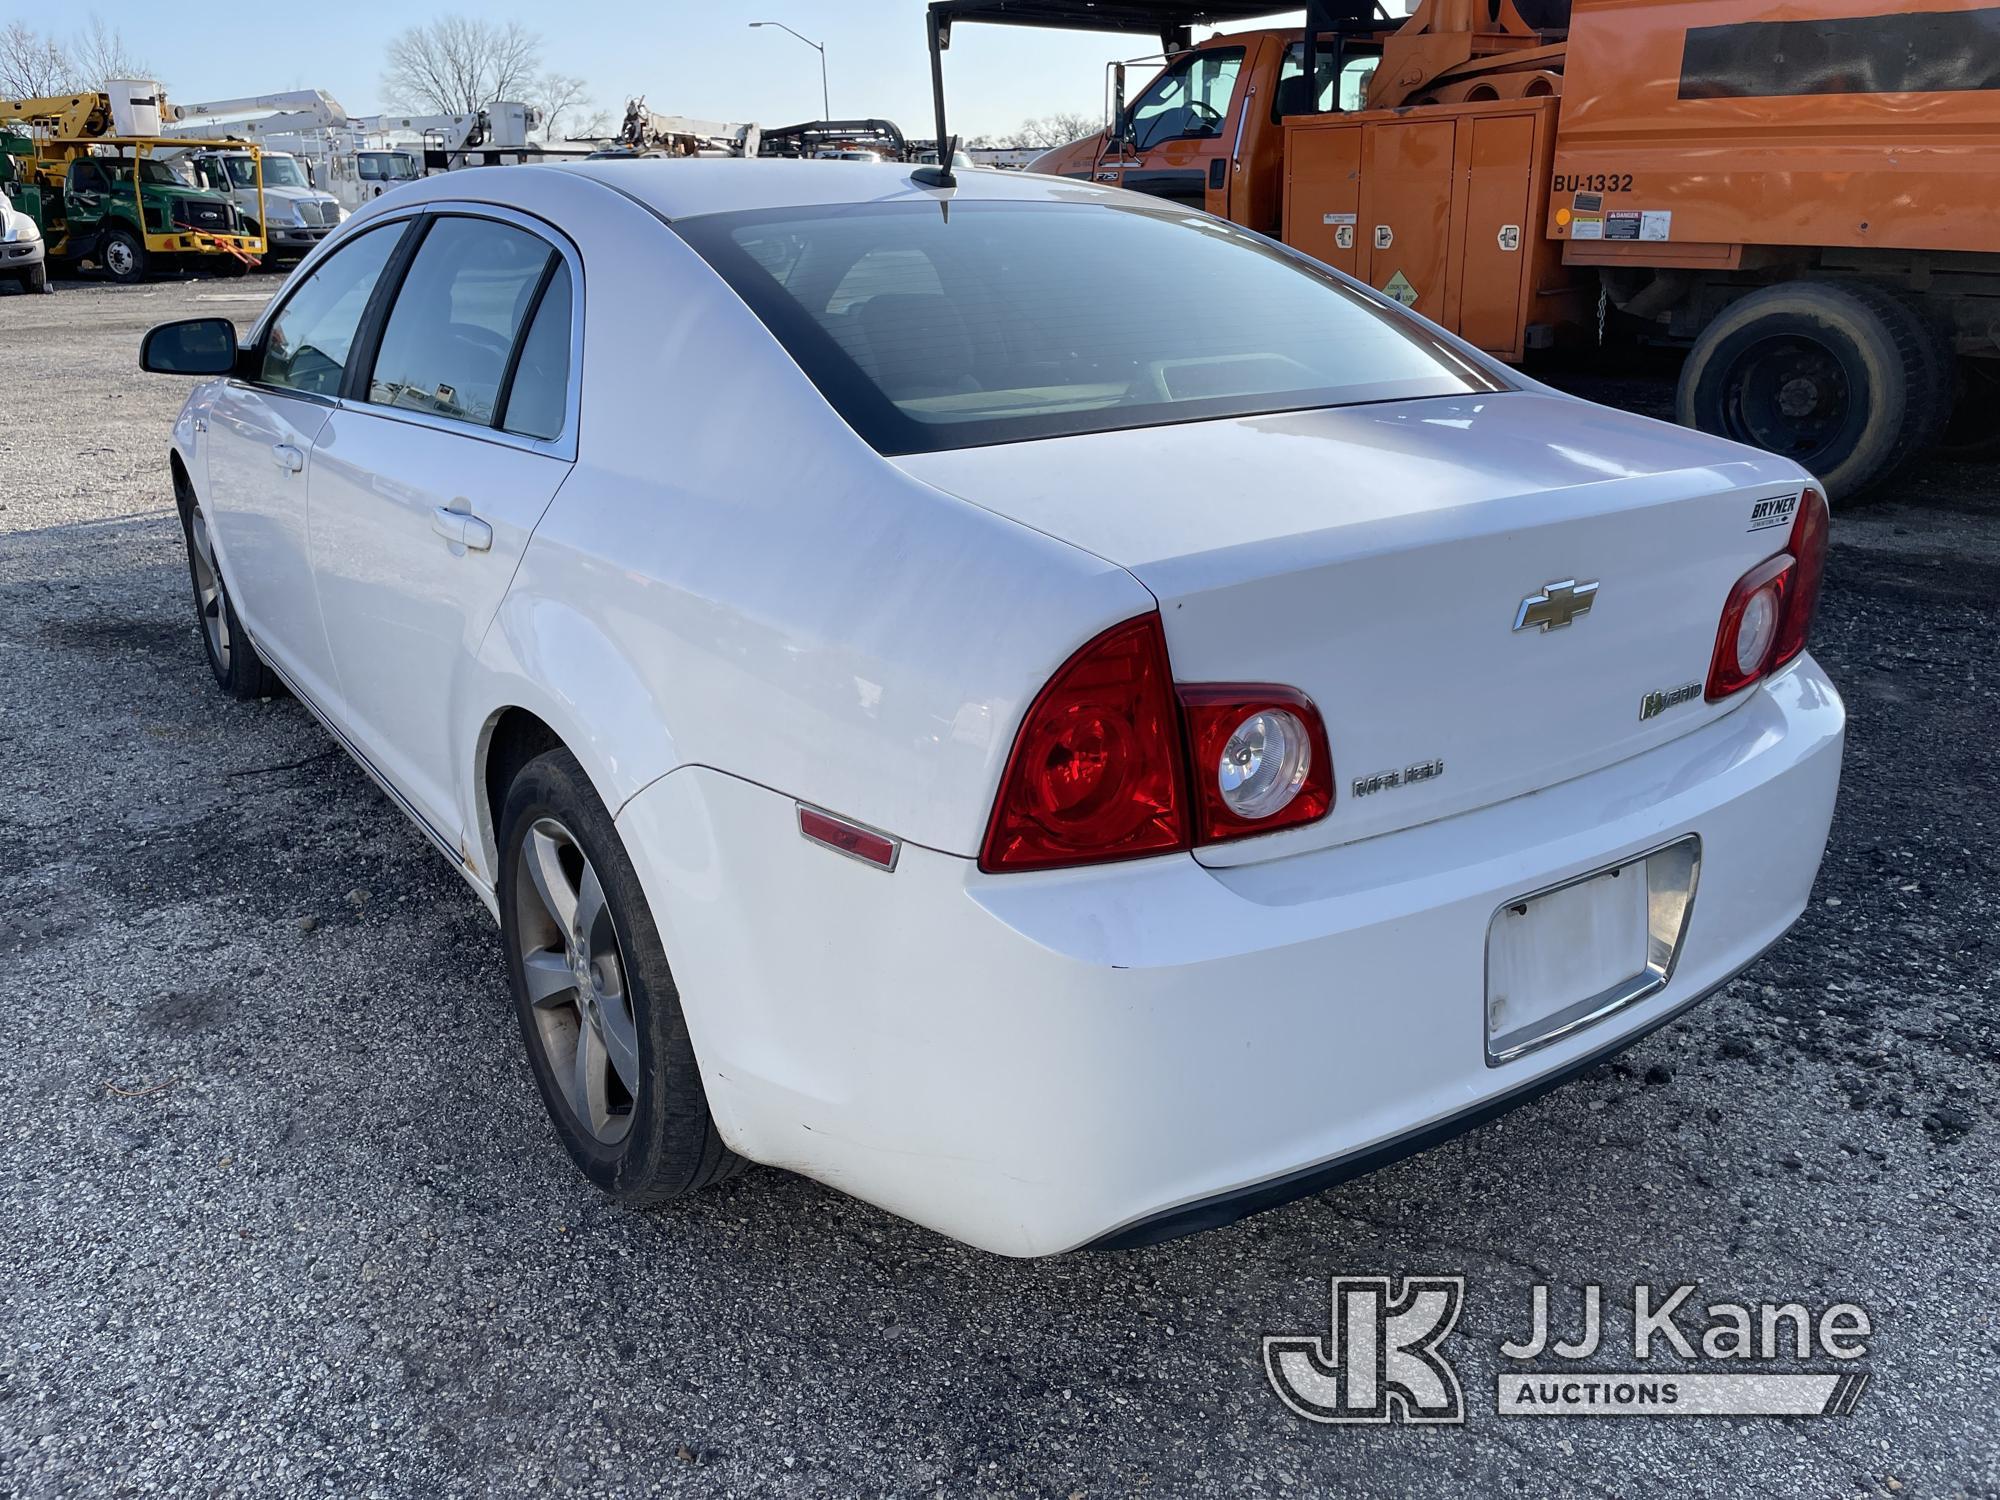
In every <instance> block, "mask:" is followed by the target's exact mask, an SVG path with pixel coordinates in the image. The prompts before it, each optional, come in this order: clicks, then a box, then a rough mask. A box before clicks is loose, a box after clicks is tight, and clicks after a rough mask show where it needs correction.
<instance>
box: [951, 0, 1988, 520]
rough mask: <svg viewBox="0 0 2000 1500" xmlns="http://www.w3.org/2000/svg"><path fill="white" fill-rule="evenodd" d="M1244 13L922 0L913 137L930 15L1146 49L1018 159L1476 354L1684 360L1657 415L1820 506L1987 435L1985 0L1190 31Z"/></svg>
mask: <svg viewBox="0 0 2000 1500" xmlns="http://www.w3.org/2000/svg"><path fill="white" fill-rule="evenodd" d="M1275 9H1277V7H1276V6H1275V5H1274V4H1273V3H1271V0H1196V3H1188V4H1179V3H1171V0H934V3H933V4H932V5H931V7H930V13H929V26H930V44H931V50H932V77H933V83H934V85H935V86H936V91H937V109H938V116H939V119H938V130H939V138H940V139H942V138H943V132H944V118H943V116H944V101H943V67H942V62H941V56H940V54H941V53H942V52H943V50H944V49H945V48H946V47H947V46H949V44H950V41H951V31H952V27H953V24H954V23H962V22H969V21H984V22H999V23H1005V24H1014V25H1029V26H1063V27H1075V28H1079V29H1091V30H1108V31H1119V32H1127V33H1135V34H1139V35H1144V36H1147V37H1148V38H1149V39H1150V38H1153V37H1157V38H1158V39H1159V41H1160V44H1161V46H1162V48H1163V51H1162V52H1161V53H1159V54H1155V57H1154V59H1152V60H1157V61H1159V62H1161V63H1162V64H1163V65H1162V66H1161V67H1160V68H1159V69H1158V71H1157V74H1156V76H1154V77H1153V78H1152V81H1151V82H1150V83H1148V84H1147V85H1146V87H1145V88H1144V89H1142V90H1140V91H1139V92H1138V93H1137V95H1136V97H1133V98H1130V99H1128V98H1127V97H1126V90H1125V86H1124V78H1125V64H1123V63H1119V64H1114V65H1113V67H1112V69H1111V84H1110V88H1109V93H1110V96H1111V102H1110V107H1109V109H1108V111H1107V115H1108V118H1109V121H1110V123H1109V124H1108V125H1107V126H1106V128H1105V129H1104V130H1103V131H1102V132H1100V133H1099V134H1097V135H1095V136H1090V137H1087V138H1085V139H1083V140H1080V141H1076V142H1074V143H1072V144H1071V145H1068V146H1063V147H1059V148H1058V149H1056V150H1054V151H1051V152H1049V153H1047V154H1046V155H1044V156H1042V157H1041V158H1040V159H1039V160H1038V161H1036V163H1035V164H1034V166H1033V170H1035V171H1040V172H1053V173H1059V174H1062V175H1065V176H1071V177H1078V178H1085V179H1088V180H1090V181H1094V182H1104V183H1114V184H1121V185H1123V186H1125V187H1128V188H1135V189H1137V190H1139V191H1141V192H1146V193H1153V194H1157V195H1159V196H1161V197H1164V198H1167V199H1171V200H1174V201H1178V202H1183V203H1186V204H1188V205H1190V206H1192V207H1196V208H1201V209H1204V210H1206V211H1207V212H1209V213H1212V214H1218V215H1220V216H1222V217H1224V218H1227V219H1231V220H1234V221H1235V222H1236V223H1239V224H1242V225H1244V226H1246V227H1248V228H1250V229H1254V230H1257V231H1259V232H1261V233H1265V234H1269V235H1273V236H1276V237H1278V238H1281V239H1282V240H1284V242H1285V243H1287V244H1289V245H1292V246H1295V247H1296V248H1298V249H1300V250H1302V251H1305V252H1307V253H1308V254H1311V255H1313V256H1316V257H1317V258H1319V259H1320V260H1323V261H1325V262H1326V263H1327V264H1329V265H1332V266H1335V267H1338V268H1339V269H1340V270H1342V271H1346V272H1348V273H1349V274H1351V275H1353V276H1356V277H1359V278H1360V279H1362V280H1364V281H1366V282H1368V283H1370V284H1371V285H1373V286H1375V287H1378V288H1380V289H1381V290H1382V291H1384V292H1387V293H1388V294H1390V295H1391V296H1394V297H1396V298H1398V299H1399V300H1401V301H1402V302H1404V303H1405V304H1406V305H1408V306H1411V307H1414V308H1415V309H1416V310H1417V311H1418V312H1421V313H1423V314H1425V315H1426V316H1427V317H1430V318H1432V319H1434V320H1436V321H1437V322H1438V323H1440V324H1442V325H1444V326H1445V327H1446V328H1448V329H1450V330H1451V331H1452V332H1454V333H1457V334H1459V335H1460V336H1461V337H1463V338H1465V339H1466V340H1468V341H1469V342H1471V343H1473V344H1476V345H1478V346H1479V347H1480V348H1482V349H1485V350H1487V351H1489V352H1490V353H1492V354H1495V355H1497V356H1499V357H1500V358H1502V359H1506V360H1514V361H1518V360H1522V359H1524V358H1525V357H1527V356H1528V354H1529V353H1530V352H1531V351H1533V350H1536V349H1540V348H1546V347H1549V346H1552V345H1556V344H1575V343H1583V342H1594V341H1598V340H1601V339H1602V338H1604V337H1605V335H1606V332H1607V328H1608V327H1613V328H1615V331H1617V332H1619V333H1628V334H1632V335H1636V336H1639V337H1644V338H1648V339H1652V340H1655V341H1660V342H1669V343H1674V344H1679V345H1682V346H1685V347H1686V348H1687V349H1688V356H1687V360H1686V363H1685V365H1684V366H1683V368H1682V373H1681V380H1680V390H1679V395H1678V408H1679V415H1680V419H1681V420H1682V421H1683V422H1686V423H1689V424H1691V425H1693V426H1697V427H1701V428H1704V429H1707V430H1709V431H1712V432H1719V433H1723V434H1726V435H1728V436H1730V437H1733V438H1737V439H1740V440H1742V441H1744V442H1748V443H1752V444H1755V445H1756V446H1758V447H1760V448H1765V449H1769V450H1771V451H1773V452H1777V453H1783V454H1786V455H1789V456H1791V457H1794V458H1796V459H1798V460H1799V461H1800V462H1801V463H1803V464H1804V465H1806V467H1808V468H1810V469H1811V470H1812V471H1813V472H1814V473H1816V474H1818V475H1819V476H1820V477H1821V478H1822V479H1823V480H1824V481H1825V482H1826V484H1827V487H1828V491H1829V493H1830V494H1831V495H1832V496H1833V497H1834V498H1835V500H1836V501H1840V500H1846V499H1849V498H1852V497H1854V496H1856V495H1859V494H1861V493H1862V492H1864V491H1866V490H1868V489H1870V488H1872V487H1875V486H1878V485H1880V484H1881V483H1882V482H1883V481H1884V480H1886V479H1888V478H1889V477H1890V476H1891V475H1892V474H1893V473H1894V472H1895V471H1896V470H1897V469H1898V468H1899V467H1900V466H1901V465H1902V464H1903V463H1904V462H1905V461H1907V460H1908V459H1909V458H1910V457H1912V456H1913V455H1914V454H1916V453H1918V452H1920V451H1922V450H1924V449H1926V448H1928V447H1931V446H1933V445H1937V444H1939V443H1943V444H1944V445H1945V446H1947V447H1948V448H1952V449H1956V450H1960V451H1962V452H1963V453H1965V454H1966V455H1968V456H1975V455H1980V454H1989V455H1990V454H1994V453H2000V4H1994V3H1990V0H1987V3H1982V0H1915V3H1893V0H1781V3H1775V4H1768V5H1757V4H1750V3H1746V0H1421V3H1419V4H1418V5H1417V7H1416V9H1415V11H1414V12H1413V13H1412V14H1411V15H1410V16H1409V17H1408V19H1406V20H1405V19H1401V18H1392V17H1389V16H1387V15H1386V14H1384V13H1383V12H1382V11H1381V10H1380V9H1379V7H1377V6H1376V5H1374V4H1373V3H1372V0H1313V3H1312V4H1311V5H1309V6H1308V7H1307V18H1308V20H1307V24H1306V25H1305V26H1303V27H1287V28H1283V29H1271V30H1261V31H1260V30H1247V31H1238V32H1235V33H1233V34H1225V35H1217V36H1212V37H1210V38H1209V39H1208V40H1206V41H1203V42H1201V43H1200V44H1198V45H1195V44H1191V29H1192V28H1193V27H1195V26H1213V25H1219V24H1226V23H1234V22H1244V21H1252V20H1256V19H1259V18H1264V17H1268V16H1269V15H1271V13H1272V12H1273V11H1274V10H1275ZM1308 79H1310V80H1311V82H1310V84H1309V83H1308V82H1307V80H1308ZM1188 295H1189V306H1188V309H1187V310H1188V311H1197V310H1198V309H1199V305H1200V288H1198V287H1191V288H1189V289H1188Z"/></svg>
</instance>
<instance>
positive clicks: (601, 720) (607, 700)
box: [464, 658, 674, 886]
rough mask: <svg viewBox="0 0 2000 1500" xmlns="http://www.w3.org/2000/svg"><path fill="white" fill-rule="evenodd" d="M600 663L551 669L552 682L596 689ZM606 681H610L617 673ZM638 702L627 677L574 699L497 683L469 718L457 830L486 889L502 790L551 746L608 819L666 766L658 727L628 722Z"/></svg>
mask: <svg viewBox="0 0 2000 1500" xmlns="http://www.w3.org/2000/svg"><path fill="white" fill-rule="evenodd" d="M606 665H607V663H606V661H605V660H604V659H603V658H598V659H594V660H590V661H588V663H587V671H586V672H583V673H568V674H565V673H562V672H561V671H559V670H558V671H557V673H556V675H555V678H554V680H555V681H558V682H564V683H565V686H569V685H570V684H573V683H575V682H577V681H578V680H579V679H580V678H582V677H588V678H589V680H591V681H593V682H597V683H600V684H602V683H604V682H605V681H606V678H605V668H606ZM611 680H612V681H618V680H619V679H618V677H617V674H615V673H614V674H612V678H611ZM640 705H644V706H648V707H649V706H650V705H649V704H647V700H646V699H644V698H643V697H639V696H637V695H636V680H635V679H634V680H631V681H629V682H621V683H620V685H619V686H616V687H600V688H599V689H598V690H596V691H589V690H585V691H580V692H577V693H575V694H574V695H570V694H562V693H557V692H552V691H549V690H547V689H546V688H545V687H544V686H543V684H542V683H540V682H538V681H535V680H532V679H528V678H525V677H512V678H510V679H509V680H506V681H504V682H503V683H502V684H500V685H499V691H498V692H497V693H496V694H495V695H494V696H493V698H492V699H491V701H490V702H489V703H488V705H487V706H486V707H485V708H484V709H483V710H482V711H481V712H480V713H479V715H478V718H477V723H478V728H477V731H476V732H475V734H474V735H473V739H472V757H471V759H472V766H471V771H472V774H471V777H470V779H469V785H468V789H467V790H468V801H469V803H470V806H468V807H467V808H466V809H465V814H466V822H465V825H464V826H465V827H466V829H467V838H466V840H465V842H466V844H467V845H469V846H470V847H469V848H467V849H466V851H465V852H466V853H468V854H471V855H473V856H475V857H476V859H477V861H478V868H479V871H480V873H481V874H482V875H483V877H484V878H485V880H486V881H487V882H488V883H489V884H491V885H495V886H497V884H498V881H499V873H500V815H501V810H502V809H503V808H504V807H505V806H506V802H507V789H508V788H509V787H510V786H512V785H513V781H514V777H515V776H516V775H517V774H518V773H519V772H520V769H521V768H522V767H523V766H525V765H526V764H527V763H528V762H529V761H531V760H533V759H534V758H535V757H536V756H537V755H540V754H542V753H543V752H544V751H546V750H553V749H558V748H560V749H564V750H567V751H569V752H570V754H572V755H574V756H575V757H576V760H577V764H578V765H580V766H582V767H583V771H584V774H585V775H586V776H588V777H589V778H590V784H591V786H592V788H593V789H594V790H595V791H596V793H597V796H598V800H599V801H601V802H602V803H603V804H604V807H605V810H606V812H608V813H609V814H610V815H611V817H612V818H614V819H615V818H616V817H617V816H618V814H619V812H620V810H622V809H623V807H624V805H625V804H626V803H627V802H628V801H630V800H631V798H632V796H633V795H634V794H635V793H637V792H638V791H639V790H640V789H641V788H642V787H644V786H646V785H647V784H648V783H650V782H652V781H654V780H656V779H657V778H658V777H659V776H661V775H664V774H665V773H666V772H667V771H669V770H671V769H672V768H673V764H674V760H673V757H672V754H671V750H670V744H671V741H670V740H669V738H668V736H667V734H666V731H665V729H664V726H660V725H658V724H657V722H654V723H653V724H652V725H651V729H652V732H651V733H646V732H645V727H646V726H645V725H643V724H642V723H638V724H635V723H634V722H633V716H634V714H635V712H636V711H638V706H640ZM613 715H615V717H614V716H613ZM586 726H589V727H586Z"/></svg>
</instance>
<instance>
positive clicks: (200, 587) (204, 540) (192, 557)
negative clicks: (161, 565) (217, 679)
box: [188, 502, 230, 677]
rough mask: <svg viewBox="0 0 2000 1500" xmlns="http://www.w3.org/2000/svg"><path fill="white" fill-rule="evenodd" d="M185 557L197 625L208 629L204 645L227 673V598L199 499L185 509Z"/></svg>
mask: <svg viewBox="0 0 2000 1500" xmlns="http://www.w3.org/2000/svg"><path fill="white" fill-rule="evenodd" d="M188 561H189V562H190V563H191V564H192V565H193V573H194V607H195V612H196V613H197V614H199V615H200V616H201V628H202V629H203V630H205V631H207V632H208V649H209V652H210V653H211V654H212V655H213V656H214V658H215V664H216V668H217V670H218V671H220V672H221V673H222V675H223V676H225V677H226V676H228V675H229V645H230V641H229V600H228V596H227V594H226V593H225V592H224V591H223V587H222V571H221V569H219V568H217V567H216V565H215V552H214V549H213V547H212V545H211V544H210V542H209V539H208V518H207V517H206V516H204V515H203V514H202V513H201V505H200V503H199V502H196V503H195V504H193V505H191V506H190V507H189V509H188Z"/></svg>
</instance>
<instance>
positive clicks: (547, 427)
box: [500, 259, 570, 438]
mask: <svg viewBox="0 0 2000 1500" xmlns="http://www.w3.org/2000/svg"><path fill="white" fill-rule="evenodd" d="M569 330H570V287H569V267H568V266H567V265H565V264H563V262H562V261H561V260H560V259H558V260H557V261H556V267H555V274H554V275H553V276H551V277H550V278H549V283H548V286H547V287H546V288H544V289H543V292H542V299H541V302H540V303H539V304H538V305H537V306H536V308H535V314H534V321H533V322H532V323H530V324H529V325H528V336H527V337H526V338H524V339H522V340H521V357H520V360H519V362H518V363H517V364H516V365H515V366H514V383H513V384H512V385H511V386H509V387H508V391H507V411H506V414H505V415H504V416H502V417H501V419H500V425H501V426H502V427H504V428H505V429H506V430H507V431H509V432H518V433H520V434H521V436H523V437H536V438H554V437H561V436H562V430H563V419H564V417H565V416H566V415H567V413H568V410H569Z"/></svg>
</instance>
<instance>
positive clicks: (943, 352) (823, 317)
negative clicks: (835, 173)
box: [674, 202, 1504, 454]
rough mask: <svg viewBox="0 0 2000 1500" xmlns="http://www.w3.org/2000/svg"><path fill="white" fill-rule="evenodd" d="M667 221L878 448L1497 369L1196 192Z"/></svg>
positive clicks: (1117, 421)
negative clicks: (1177, 203)
mask: <svg viewBox="0 0 2000 1500" xmlns="http://www.w3.org/2000/svg"><path fill="white" fill-rule="evenodd" d="M674 228H675V230H676V231H677V232H678V233H679V234H681V235H682V237H683V238H685V239H686V240H687V241H688V243H689V244H691V245H692V246H693V247H694V249H695V250H696V251H697V252H698V253H699V254H701V255H702V256H703V257H704V258H705V259H706V260H707V261H708V262H709V264H710V265H712V266H713V267H714V268H715V269H716V271H717V272H718V273H720V274H721V276H722V277H723V278H724V279H725V280H726V281H728V282H729V284H730V285H731V286H732V287H733V288H734V289H735V291H736V292H737V294H738V295H739V296H741V297H742V298H743V300H744V301H745V302H746V303H747V304H748V305H749V306H750V308H751V309H752V310H753V311H754V312H756V314H757V315H758V317H759V318H761V319H762V320H763V322H764V324H765V326H766V327H767V328H769V329H770V330H771V332H772V333H773V334H774V335H775V336H776V337H777V339H778V340H779V342H780V343H782V344H783V345H784V346H785V349H786V351H787V352H788V353H790V355H791V356H792V358H793V359H794V360H796V361H797V362H798V364H799V366H800V368H801V369H803V370H804V371H805V372H806V374H807V375H808V376H809V377H810V378H811V379H812V380H813V382H814V383H815V384H816V385H817V386H818V388H819V390H820V393H821V394H822V395H824V396H825V397H826V399H827V401H828V402H829V403H831V404H832V405H833V407H834V408H835V409H836V410H838V411H839V412H840V414H841V415H842V416H843V417H844V418H845V419H846V420H847V422H848V423H849V425H851V426H852V427H853V428H854V429H855V430H856V431H857V432H859V433H860V434H861V435H862V437H864V438H865V439H867V441H868V442H870V443H871V444H873V445H874V446H875V447H876V449H877V450H878V451H880V452H882V453H885V454H897V453H922V452H929V451H933V450H937V449H943V448H967V447H974V446H978V445H981V444H986V443H999V442H1013V441H1018V440H1020V439H1024V438H1039V437H1054V436H1059V435H1062V434H1065V433H1077V432H1104V431H1112V430H1116V429H1120V428H1130V427H1146V426H1152V425H1156V424H1159V423H1162V422H1180V421H1192V420H1197V419H1201V418H1206V417H1223V416H1247V415H1254V414H1257V413H1265V412H1277V411H1296V410H1300V409H1304V408H1309V407H1319V406H1344V405H1354V404H1358V403H1362V402H1369V401H1382V400H1395V399H1402V398H1408V397H1416V396H1443V395H1462V394H1465V393H1467V392H1470V391H1481V390H1497V389H1502V388H1504V387H1503V386H1502V385H1501V384H1500V382H1498V381H1496V380H1495V379H1493V378H1492V377H1491V376H1489V375H1487V374H1486V373H1485V372H1484V371H1483V370H1482V369H1481V368H1479V367H1478V366H1476V365H1473V364H1470V363H1468V362H1467V361H1466V360H1464V359H1462V358H1461V357H1460V356H1459V355H1458V354H1457V353H1456V352H1454V351H1453V350H1451V349H1450V348H1449V347H1448V346H1446V345H1445V344H1443V343H1442V342H1440V341H1439V340H1438V339H1436V338H1435V337H1434V336H1433V335H1431V334H1430V333H1428V332H1427V331H1425V329H1424V327H1423V325H1421V324H1420V323H1418V322H1416V321H1415V320H1413V319H1411V318H1409V317H1407V316H1406V315H1404V314H1402V313H1401V312H1399V311H1396V310H1393V309H1390V308H1387V307H1385V306H1383V305H1382V304H1381V303H1380V302H1378V301H1376V300H1375V299H1373V298H1370V297H1368V296H1366V295H1364V294H1363V293H1361V292H1359V291H1356V290H1354V289H1353V288H1351V287H1350V286H1348V285H1347V284H1346V283H1344V282H1342V281H1341V280H1340V279H1339V278H1338V277H1336V276H1334V275H1333V274H1332V273H1331V272H1328V271H1326V270H1325V269H1324V268H1323V267H1319V266H1317V265H1316V264H1314V263H1313V262H1311V261H1308V260H1306V259H1305V258H1304V257H1300V256H1294V255H1291V254H1289V253H1288V252H1286V251H1285V250H1283V249H1281V248H1279V247H1277V246H1274V245H1272V244H1270V243H1269V242H1268V241H1266V240H1264V239H1262V238H1260V237H1258V236H1256V235H1252V234H1249V233H1247V232H1245V231H1243V230H1241V229H1238V228H1237V227H1236V226H1234V225H1232V224H1227V223H1224V222H1222V221H1220V220H1216V219H1211V218H1209V217H1208V216H1207V215H1205V214H1197V213H1192V212H1189V211H1187V210H1182V209H1174V208H1169V207H1165V206H1159V207H1153V206H1146V207H1129V206H1126V205H1123V204H1120V205H1117V206H1113V205H1111V204H1107V203H1101V202H1100V203H1061V202H1013V203H1001V202H970V203H967V202H959V203H954V204H951V205H950V212H949V215H948V216H947V215H946V214H945V213H943V212H941V211H940V208H939V206H938V205H936V204H932V203H877V204H851V205H834V206H829V207H823V208H814V209H778V210H769V211H760V212H756V213H739V214H713V215H708V216H705V217H699V218H691V219H684V220H680V221H678V222H677V223H676V224H675V225H674ZM889 272H893V274H886V273H889ZM1190 288H1197V289H1199V298H1198V302H1199V308H1198V315H1197V314H1196V312H1195V311H1193V310H1191V304H1190V300H1189V299H1190V297H1191V295H1193V294H1192V293H1191V292H1190Z"/></svg>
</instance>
